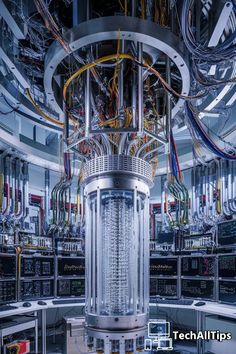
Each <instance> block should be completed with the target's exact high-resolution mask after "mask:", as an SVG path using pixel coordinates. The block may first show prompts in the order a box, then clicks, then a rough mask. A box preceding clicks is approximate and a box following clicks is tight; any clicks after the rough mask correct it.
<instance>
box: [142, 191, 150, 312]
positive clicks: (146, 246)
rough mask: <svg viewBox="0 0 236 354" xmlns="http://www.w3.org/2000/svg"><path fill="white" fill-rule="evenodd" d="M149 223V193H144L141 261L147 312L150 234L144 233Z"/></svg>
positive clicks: (145, 310)
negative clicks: (142, 263)
mask: <svg viewBox="0 0 236 354" xmlns="http://www.w3.org/2000/svg"><path fill="white" fill-rule="evenodd" d="M148 224H149V195H146V198H145V201H144V225H143V238H144V252H143V262H144V282H145V284H144V291H145V293H144V312H148V308H149V276H147V275H148V274H149V261H150V257H149V249H150V246H149V242H150V234H149V233H148V234H147V233H146V227H147V226H148Z"/></svg>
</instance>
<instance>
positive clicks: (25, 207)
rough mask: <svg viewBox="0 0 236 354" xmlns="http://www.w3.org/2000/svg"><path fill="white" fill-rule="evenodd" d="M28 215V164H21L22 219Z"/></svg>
mask: <svg viewBox="0 0 236 354" xmlns="http://www.w3.org/2000/svg"><path fill="white" fill-rule="evenodd" d="M28 215H29V164H28V162H26V161H24V163H23V218H24V220H25V219H26V218H27V216H28Z"/></svg>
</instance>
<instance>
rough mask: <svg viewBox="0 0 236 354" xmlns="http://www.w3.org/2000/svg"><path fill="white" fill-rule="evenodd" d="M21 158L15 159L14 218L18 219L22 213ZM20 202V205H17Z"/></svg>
mask: <svg viewBox="0 0 236 354" xmlns="http://www.w3.org/2000/svg"><path fill="white" fill-rule="evenodd" d="M21 167H22V166H21V160H20V159H17V160H16V177H17V193H16V206H17V210H16V215H15V217H16V219H20V218H21V217H22V214H23V181H22V168H21ZM19 204H20V207H19Z"/></svg>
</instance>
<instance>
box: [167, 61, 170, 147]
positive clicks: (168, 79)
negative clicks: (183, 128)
mask: <svg viewBox="0 0 236 354" xmlns="http://www.w3.org/2000/svg"><path fill="white" fill-rule="evenodd" d="M170 65H171V62H170V58H169V57H168V56H167V58H166V81H167V83H168V84H169V85H171V67H170ZM170 130H171V96H170V94H169V93H168V92H167V93H166V140H167V142H168V151H167V153H169V152H170Z"/></svg>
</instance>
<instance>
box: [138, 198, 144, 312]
mask: <svg viewBox="0 0 236 354" xmlns="http://www.w3.org/2000/svg"><path fill="white" fill-rule="evenodd" d="M140 199H141V198H140V196H138V215H139V221H138V223H139V259H140V261H139V262H140V274H139V277H140V278H139V282H140V284H139V286H140V290H139V291H140V293H139V296H140V309H141V312H142V311H144V292H143V290H144V289H143V287H144V284H143V271H144V269H143V266H144V264H143V261H144V257H143V247H144V244H143V242H144V240H143V237H142V236H143V235H144V225H143V221H144V220H143V213H142V210H141V208H142V206H141V200H140Z"/></svg>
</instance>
